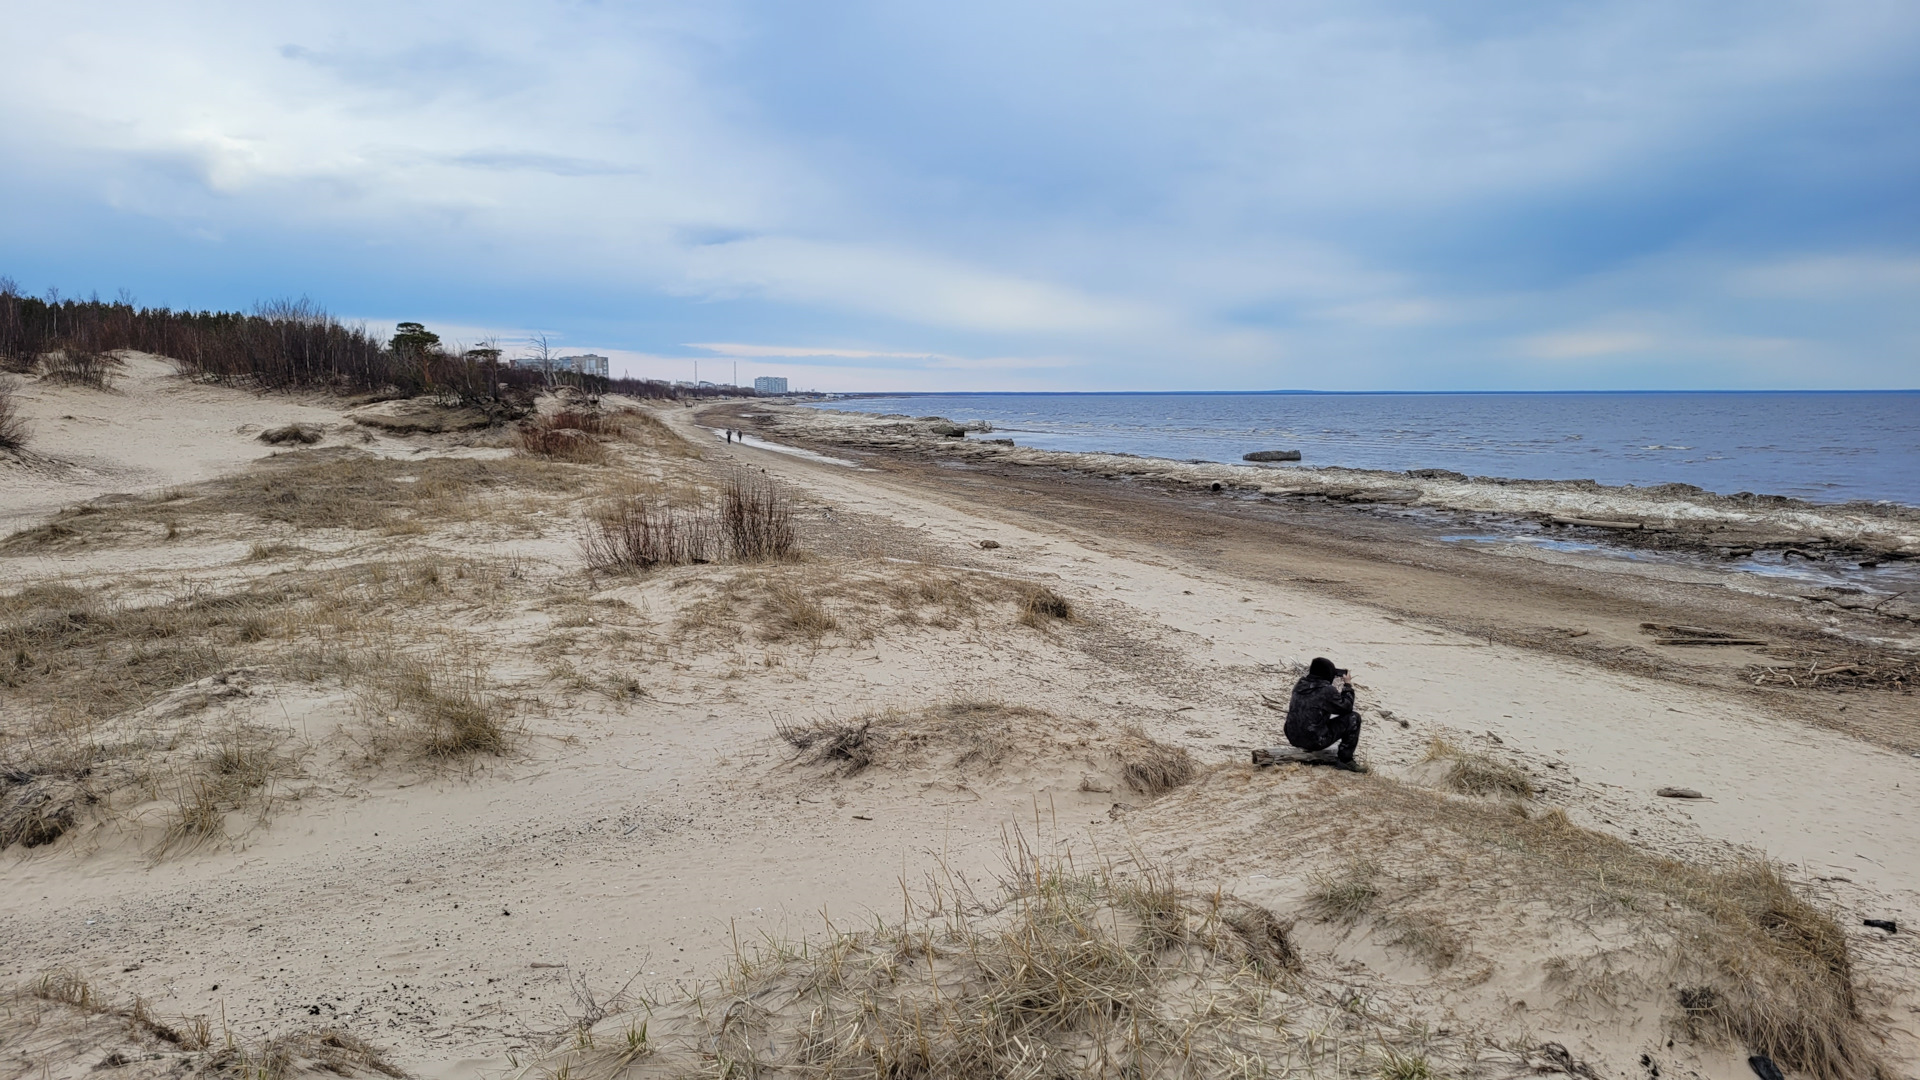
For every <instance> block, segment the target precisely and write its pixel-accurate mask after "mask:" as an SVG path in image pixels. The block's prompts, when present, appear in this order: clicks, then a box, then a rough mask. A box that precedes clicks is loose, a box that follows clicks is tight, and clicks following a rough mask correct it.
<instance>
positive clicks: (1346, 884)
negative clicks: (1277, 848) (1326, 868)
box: [1307, 859, 1381, 926]
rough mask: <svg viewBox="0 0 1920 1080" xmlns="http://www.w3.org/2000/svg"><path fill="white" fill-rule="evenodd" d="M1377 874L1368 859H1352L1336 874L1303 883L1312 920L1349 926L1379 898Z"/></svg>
mask: <svg viewBox="0 0 1920 1080" xmlns="http://www.w3.org/2000/svg"><path fill="white" fill-rule="evenodd" d="M1380 874H1381V869H1380V864H1379V863H1377V862H1375V861H1373V860H1372V859H1355V860H1353V861H1352V862H1350V863H1348V864H1347V865H1346V867H1345V868H1343V869H1342V870H1341V872H1340V873H1338V874H1328V873H1324V872H1321V873H1315V874H1314V875H1313V876H1312V877H1310V878H1308V879H1307V880H1308V884H1309V886H1310V891H1309V892H1308V893H1307V908H1308V910H1310V911H1311V912H1313V914H1314V916H1315V917H1316V918H1319V919H1324V920H1326V921H1327V922H1337V923H1344V924H1346V925H1349V926H1351V925H1352V924H1354V923H1356V922H1359V921H1360V919H1361V918H1362V917H1363V916H1365V915H1366V914H1368V913H1369V912H1371V911H1372V910H1373V902H1374V901H1375V900H1378V899H1379V898H1380Z"/></svg>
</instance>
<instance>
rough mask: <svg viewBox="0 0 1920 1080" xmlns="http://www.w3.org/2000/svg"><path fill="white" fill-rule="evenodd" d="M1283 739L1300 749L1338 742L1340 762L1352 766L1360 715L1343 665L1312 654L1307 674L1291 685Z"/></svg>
mask: <svg viewBox="0 0 1920 1080" xmlns="http://www.w3.org/2000/svg"><path fill="white" fill-rule="evenodd" d="M1286 734H1287V741H1288V742H1290V743H1292V744H1293V745H1295V746H1297V747H1299V748H1300V749H1302V750H1325V749H1326V748H1327V747H1329V746H1332V745H1333V744H1335V743H1339V744H1340V753H1339V759H1340V764H1342V765H1346V766H1349V767H1350V766H1352V765H1353V752H1354V750H1356V749H1358V748H1359V746H1360V714H1358V713H1356V712H1354V711H1353V682H1352V680H1350V679H1348V678H1347V672H1346V669H1345V668H1337V667H1334V666H1333V661H1331V660H1329V659H1327V658H1326V657H1324V656H1316V657H1314V658H1313V663H1312V664H1310V665H1308V666H1307V673H1306V674H1305V675H1302V676H1301V677H1300V681H1299V682H1296V683H1294V684H1293V697H1292V699H1291V700H1289V701H1288V702H1287V726H1286Z"/></svg>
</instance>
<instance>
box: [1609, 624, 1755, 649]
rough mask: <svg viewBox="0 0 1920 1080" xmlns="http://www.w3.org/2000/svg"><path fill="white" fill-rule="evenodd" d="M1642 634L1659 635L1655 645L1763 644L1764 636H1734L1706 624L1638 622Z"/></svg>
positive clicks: (1655, 639)
mask: <svg viewBox="0 0 1920 1080" xmlns="http://www.w3.org/2000/svg"><path fill="white" fill-rule="evenodd" d="M1640 632H1641V633H1643V634H1656V635H1661V636H1658V637H1655V638H1654V641H1653V643H1654V644H1655V645H1765V644H1767V643H1768V642H1767V641H1766V640H1765V639H1764V638H1750V637H1735V636H1734V635H1732V634H1730V633H1728V632H1727V631H1725V630H1715V629H1713V628H1712V627H1707V626H1680V625H1676V624H1672V623H1651V622H1643V623H1641V624H1640Z"/></svg>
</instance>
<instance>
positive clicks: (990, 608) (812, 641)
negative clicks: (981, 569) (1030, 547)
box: [674, 558, 1023, 648]
mask: <svg viewBox="0 0 1920 1080" xmlns="http://www.w3.org/2000/svg"><path fill="white" fill-rule="evenodd" d="M675 584H676V586H678V585H681V584H682V583H680V582H676V583H675ZM684 587H687V588H689V589H696V588H697V589H698V590H699V591H698V593H697V594H696V596H697V598H696V599H692V600H689V601H687V602H685V603H683V604H682V605H681V607H680V609H679V612H678V615H677V616H676V618H675V620H674V635H675V637H676V638H677V639H678V640H680V641H682V642H691V641H693V640H695V639H702V640H703V641H704V642H705V643H706V644H709V645H717V644H732V643H739V642H746V641H756V642H760V643H764V644H779V643H786V642H800V643H804V644H806V645H807V646H808V647H810V648H825V647H828V646H830V645H836V644H842V643H844V644H848V645H853V644H860V643H864V642H868V641H871V640H873V639H874V638H875V637H876V636H877V635H878V634H880V633H881V632H882V631H883V630H885V629H887V628H888V627H891V626H906V627H923V626H924V627H933V628H936V629H940V630H962V631H965V632H967V633H970V634H973V635H978V636H985V635H989V634H992V633H994V632H995V622H994V619H995V617H996V616H997V617H998V618H1000V619H1005V620H1006V622H1005V623H1001V625H1002V626H1005V625H1006V624H1007V623H1012V622H1016V621H1019V620H1020V618H1021V615H1022V612H1023V608H1022V607H1021V596H1022V583H1020V582H1017V581H1012V580H1009V579H1007V578H1003V577H1000V576H997V575H992V574H982V573H977V572H974V571H969V570H963V569H959V568H954V567H944V566H936V565H931V564H926V563H917V562H907V561H904V560H887V559H870V560H857V561H856V560H841V559H819V558H814V559H805V560H799V561H795V562H791V563H787V564H784V565H773V566H758V567H750V568H743V569H740V570H735V571H732V572H730V573H727V574H724V575H717V574H706V575H702V576H701V577H700V578H699V579H698V580H697V581H693V580H689V581H687V582H685V586H684Z"/></svg>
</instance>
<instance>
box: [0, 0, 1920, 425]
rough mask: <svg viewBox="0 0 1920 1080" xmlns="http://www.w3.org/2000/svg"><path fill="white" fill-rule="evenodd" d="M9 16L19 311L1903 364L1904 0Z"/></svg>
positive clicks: (1333, 386) (619, 332)
mask: <svg viewBox="0 0 1920 1080" xmlns="http://www.w3.org/2000/svg"><path fill="white" fill-rule="evenodd" d="M7 19H8V26H9V31H10V33H11V34H12V35H13V37H14V38H15V39H16V40H19V41H31V42H33V47H32V48H30V49H17V50H15V55H14V56H13V57H12V58H11V60H10V62H9V63H8V64H7V65H5V66H4V67H0V200H4V201H5V204H6V205H7V206H8V207H9V210H10V212H8V213H6V214H4V215H0V274H4V275H9V276H11V277H12V278H14V279H15V280H16V281H17V282H18V283H19V285H20V286H21V287H22V288H23V289H25V290H27V291H30V292H34V293H41V292H43V291H44V290H46V289H48V288H57V289H59V290H61V291H62V292H64V293H67V294H69V295H72V294H80V295H85V294H87V293H90V292H94V291H97V292H99V293H100V294H102V295H106V296H112V295H114V294H115V292H116V291H117V290H119V289H122V288H124V289H126V290H128V291H129V292H130V293H131V294H132V295H133V296H134V297H135V298H136V299H138V300H140V301H143V302H147V303H153V304H165V305H170V306H184V307H192V308H196V309H198V308H241V309H245V308H248V307H250V306H251V305H252V304H253V303H255V302H256V301H264V300H273V299H277V298H288V297H300V296H306V297H310V298H312V299H313V300H314V301H316V302H318V303H320V304H322V305H324V306H325V307H326V308H327V309H329V310H331V311H332V312H334V313H336V314H338V315H340V316H342V317H344V318H347V319H351V320H365V321H367V322H368V323H369V324H371V325H376V326H378V325H391V324H392V323H393V322H396V321H399V320H418V321H423V322H425V323H427V324H428V325H429V326H432V327H434V328H435V329H436V331H437V332H440V333H441V334H442V335H443V336H445V337H446V338H447V339H448V340H449V341H464V342H466V343H468V344H474V343H478V342H480V341H482V340H484V339H494V340H496V341H498V342H500V343H501V344H502V345H503V347H505V348H507V349H508V350H509V352H511V351H512V349H513V347H514V345H515V344H516V343H517V341H519V340H521V339H524V338H526V337H529V336H533V335H539V334H544V335H547V336H548V338H549V340H550V341H551V343H552V344H553V346H554V347H555V348H556V349H557V350H559V351H563V352H566V353H570V354H579V353H584V352H591V353H594V354H597V355H602V356H606V357H608V358H609V361H610V369H611V371H612V373H613V374H616V375H635V376H643V377H652V378H663V379H687V378H691V377H692V371H693V365H694V363H695V362H696V361H697V362H699V363H700V365H701V368H702V371H703V377H705V378H707V379H709V380H712V379H714V377H715V376H716V375H717V376H719V379H718V380H717V381H723V382H724V381H728V380H730V379H731V378H732V375H731V368H730V367H729V366H728V365H731V364H733V363H735V362H738V363H739V364H740V376H739V378H740V381H741V382H745V383H750V382H751V381H752V380H753V379H754V378H758V377H761V376H786V377H788V378H789V379H790V380H791V381H792V383H793V385H795V386H802V385H805V386H809V387H819V388H821V389H831V390H850V391H863V390H903V391H914V390H955V391H967V390H1191V389H1223V390H1235V389H1270V388H1279V387H1287V388H1302V389H1327V390H1338V389H1354V390H1378V389H1412V390H1423V389H1440V390H1451V389H1610V388H1620V389H1640V388H1644V389H1685V388H1728V389H1743V388H1793V387H1805V388H1815V389H1818V388H1903V387H1912V386H1914V385H1915V384H1916V383H1920V375H1917V374H1916V372H1920V126H1917V125H1915V124H1914V123H1913V122H1912V120H1911V118H1910V116H1909V115H1908V114H1909V113H1910V112H1911V107H1912V104H1911V103H1912V102H1913V101H1915V100H1920V7H1916V6H1914V5H1912V4H1901V3H1895V2H1890V0H1888V2H1881V0H1872V2H1869V0H1841V2H1828V3H1812V2H1764V0H1763V2H1759V3H1754V2H1744V3H1733V2H1730V0H1708V2H1705V3H1699V4H1687V5H1672V4H1661V3H1655V2H1652V0H1597V2H1594V3H1588V4H1565V3H1562V4H1547V5H1497V4H1480V5H1442V6H1434V5H1428V4H1418V3H1414V2H1412V0H1360V2H1357V3H1339V4H1335V3H1332V2H1327V0H1316V2H1306V3H1290V4H1285V5H1242V4H1235V3H1229V2H1226V0H1195V2H1190V3H1183V4H1148V3H1140V2H1134V0H1116V2H1111V3H1102V4H1097V5H1096V4H1088V3H1084V2H1064V0H1054V2H1042V3H1038V4H1034V3H1025V4H1013V3H1006V2H1003V0H988V2H985V3H979V4H966V5H951V4H946V5H936V4H927V3H913V2H909V3H887V4H880V3H861V2H849V3H838V4H828V5H791V4H775V3H769V2H765V0H739V2H735V0H714V2H709V3H697V4H696V3H691V2H686V0H667V2H663V3H659V4H652V5H647V6H645V7H644V8H628V7H626V6H620V5H610V6H608V5H541V4H504V3H498V2H496V0H478V2H476V3H470V4H461V5H457V6H456V5H453V4H451V3H438V2H435V3H402V4H400V5H388V4H380V5H375V4H372V3H370V2H367V0H342V2H340V3H337V4H329V5H321V6H312V5H307V6H292V5H284V6H283V5H245V6H242V5H238V4H235V3H231V2H228V0H221V2H213V0H185V2H181V3H175V4H166V5H151V4H138V3H133V2H131V0H74V2H73V3H70V4H62V5H30V4H24V3H13V4H9V5H8V6H7ZM370 28H378V32H377V33H374V32H370ZM581 71H592V72H593V77H592V78H591V79H582V78H580V77H579V73H580V72H581Z"/></svg>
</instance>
